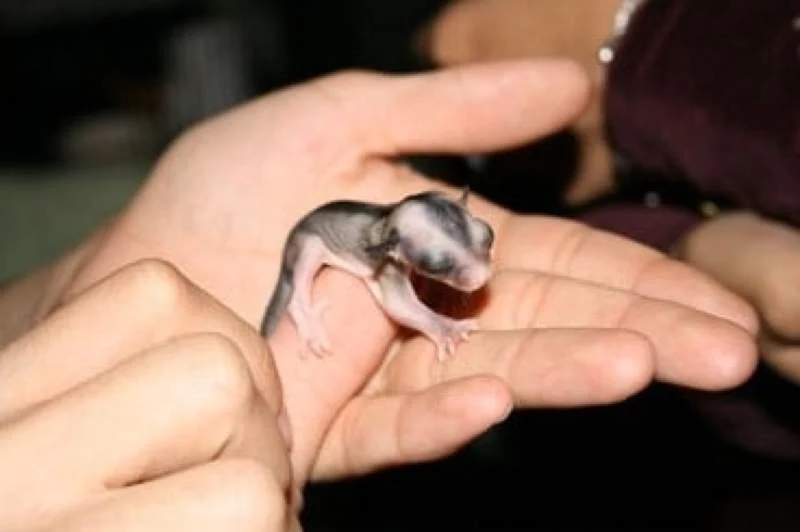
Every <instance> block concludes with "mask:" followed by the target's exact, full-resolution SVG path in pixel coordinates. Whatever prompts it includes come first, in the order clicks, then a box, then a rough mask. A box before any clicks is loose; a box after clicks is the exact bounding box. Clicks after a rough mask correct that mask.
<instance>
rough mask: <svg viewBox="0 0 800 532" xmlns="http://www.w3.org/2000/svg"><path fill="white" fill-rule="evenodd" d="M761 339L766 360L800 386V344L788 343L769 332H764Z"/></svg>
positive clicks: (760, 342)
mask: <svg viewBox="0 0 800 532" xmlns="http://www.w3.org/2000/svg"><path fill="white" fill-rule="evenodd" d="M759 340H760V341H759V345H760V347H761V353H762V356H763V358H764V361H765V362H766V363H767V364H769V365H770V366H771V367H772V368H773V369H774V370H775V371H777V372H778V373H780V374H781V375H782V376H783V377H784V378H786V379H789V380H790V381H791V382H793V383H795V384H797V385H798V386H800V345H797V344H794V345H792V344H787V343H785V342H783V341H781V340H779V339H777V338H775V337H773V336H771V335H769V334H763V335H762V337H761V338H760V339H759Z"/></svg>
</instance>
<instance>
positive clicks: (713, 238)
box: [685, 212, 800, 338]
mask: <svg viewBox="0 0 800 532" xmlns="http://www.w3.org/2000/svg"><path fill="white" fill-rule="evenodd" d="M685 253H686V258H687V260H688V261H689V262H690V263H692V264H693V265H694V266H696V267H698V268H700V269H702V270H705V271H706V272H707V273H709V274H711V275H712V276H714V277H716V278H717V280H718V281H720V282H722V283H723V284H725V285H726V286H728V287H729V288H730V289H731V290H733V291H735V292H737V293H738V294H739V295H741V296H742V297H744V298H745V299H747V300H749V301H750V302H751V303H752V304H754V305H755V306H756V308H757V310H758V312H759V314H761V316H762V317H763V318H764V320H765V321H766V322H767V324H768V325H769V327H770V328H771V329H772V330H774V331H775V332H776V333H777V334H778V335H779V336H783V337H785V338H798V337H800V293H798V292H797V290H793V289H792V287H796V286H797V285H798V284H800V273H798V272H800V231H798V230H797V229H795V228H793V227H790V226H788V225H785V224H782V223H779V222H776V221H772V220H767V219H765V218H762V217H760V216H758V215H757V214H754V213H749V212H736V213H732V214H726V215H722V216H720V217H719V218H717V219H715V220H712V221H710V222H706V223H705V224H703V225H702V226H700V227H699V228H698V229H696V230H695V231H694V232H693V233H692V235H690V236H689V238H687V240H686V244H685Z"/></svg>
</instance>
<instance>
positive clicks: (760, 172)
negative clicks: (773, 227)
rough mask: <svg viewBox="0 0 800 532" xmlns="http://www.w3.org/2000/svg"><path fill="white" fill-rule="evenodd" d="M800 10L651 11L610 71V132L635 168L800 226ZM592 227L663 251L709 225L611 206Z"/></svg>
mask: <svg viewBox="0 0 800 532" xmlns="http://www.w3.org/2000/svg"><path fill="white" fill-rule="evenodd" d="M798 17H800V0H769V1H767V2H754V1H749V0H741V1H732V2H710V1H703V0H651V1H650V2H648V3H647V4H645V6H644V7H643V8H642V9H641V10H640V11H639V12H638V13H637V14H636V15H635V16H634V17H633V19H632V20H631V24H630V26H629V27H628V30H627V32H626V34H625V36H624V38H623V40H622V41H621V43H620V47H619V48H618V50H617V53H616V55H615V59H614V61H613V62H612V64H611V65H610V70H609V76H608V84H607V91H606V101H605V104H606V117H607V124H608V131H609V135H610V138H611V140H612V143H613V145H614V148H615V150H616V151H617V152H618V153H619V154H620V155H621V156H622V157H624V158H625V159H626V160H627V161H629V162H630V163H632V164H634V165H635V166H637V167H639V168H641V169H643V170H646V171H648V172H651V173H654V174H657V175H660V176H661V178H663V180H664V181H665V182H670V181H685V182H687V183H688V184H690V185H691V186H692V187H694V188H695V189H696V190H697V191H698V192H699V193H701V194H707V195H710V196H714V197H722V198H725V199H727V200H729V201H730V202H732V204H733V205H735V206H738V207H742V208H749V209H752V210H756V211H758V212H760V213H762V214H764V215H768V216H771V217H774V218H777V219H781V220H784V221H787V222H790V223H792V224H794V225H797V226H800V29H798V25H800V22H795V20H796V19H797V18H798ZM582 219H583V220H584V221H586V222H588V223H590V224H592V225H594V226H597V227H601V228H604V229H608V230H612V231H615V232H618V233H622V234H624V235H626V236H630V237H632V238H635V239H636V240H639V241H642V242H645V243H648V244H650V245H652V246H654V247H658V248H660V249H662V250H666V249H667V248H669V247H670V246H671V245H672V244H673V243H674V242H675V241H676V240H677V239H678V238H680V236H681V234H683V233H684V232H685V231H686V230H687V229H689V228H690V227H691V226H692V225H693V224H694V223H696V222H697V221H699V220H700V219H701V217H700V215H699V214H697V213H694V214H693V213H692V212H691V211H690V210H687V209H681V208H678V207H661V208H648V207H646V206H644V205H642V204H641V203H639V204H631V205H627V206H625V205H622V204H617V205H610V206H609V205H606V206H604V207H601V208H598V209H592V210H590V211H589V212H587V213H586V214H585V215H583V216H582Z"/></svg>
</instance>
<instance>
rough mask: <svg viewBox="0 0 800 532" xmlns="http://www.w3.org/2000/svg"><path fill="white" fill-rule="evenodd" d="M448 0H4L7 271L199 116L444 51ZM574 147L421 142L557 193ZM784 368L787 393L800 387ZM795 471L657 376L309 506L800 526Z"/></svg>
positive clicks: (510, 196)
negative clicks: (629, 395) (713, 421)
mask: <svg viewBox="0 0 800 532" xmlns="http://www.w3.org/2000/svg"><path fill="white" fill-rule="evenodd" d="M442 3H443V2H442V1H441V0H437V1H433V0H431V1H423V0H413V1H412V0H404V1H388V0H384V1H374V0H372V1H370V0H339V1H332V0H327V1H325V0H302V1H291V0H272V1H266V0H265V1H260V2H259V1H256V0H241V1H228V2H225V1H207V2H200V1H189V0H128V1H121V0H116V1H114V2H109V1H106V0H93V1H92V0H74V1H72V2H66V1H57V0H47V1H43V0H26V1H10V0H0V80H2V81H0V117H2V120H0V169H2V172H0V266H2V269H0V279H2V278H3V277H7V276H10V275H13V274H17V273H22V272H24V271H26V270H27V269H29V268H30V267H32V266H34V265H35V264H37V263H39V262H42V261H44V260H48V259H49V258H51V257H53V256H55V255H56V254H57V253H59V252H60V251H61V250H63V249H64V248H65V247H67V246H69V245H70V244H71V243H73V242H75V241H76V240H77V239H78V238H80V237H81V236H82V235H83V234H85V232H86V231H88V230H89V228H91V226H92V225H93V224H95V223H97V221H99V220H101V219H103V218H104V217H105V216H107V215H109V214H110V213H112V212H114V210H115V209H117V208H119V206H121V205H122V204H123V203H124V201H125V200H126V199H127V198H128V197H129V195H130V194H131V193H132V191H133V190H135V187H136V186H137V184H138V183H139V182H140V181H141V179H142V178H143V177H144V176H145V175H146V172H147V167H148V165H149V164H150V163H151V162H152V159H153V157H155V156H156V155H157V154H158V152H159V151H160V150H161V149H163V147H164V146H165V144H166V143H167V142H168V141H169V140H170V139H171V138H172V137H173V136H174V135H175V134H177V133H179V132H180V131H181V129H183V128H184V127H186V126H187V125H189V124H191V123H192V122H193V121H195V120H198V119H200V118H203V117H205V116H208V115H209V114H213V113H215V112H217V111H219V110H222V109H225V108H227V107H230V106H232V105H235V104H236V103H238V102H240V101H242V100H244V99H247V98H249V97H251V96H253V95H255V94H258V93H262V92H265V91H269V90H271V89H274V88H276V87H279V86H282V85H285V84H287V83H293V82H296V81H301V80H304V79H307V78H309V77H313V76H316V75H319V74H323V73H327V72H331V71H334V70H338V69H342V68H348V67H360V68H374V69H379V70H384V71H394V72H402V71H409V70H415V69H420V68H428V65H426V64H425V63H424V61H421V60H420V59H419V58H418V57H416V56H415V55H414V53H413V52H412V49H411V46H410V38H411V35H412V33H413V32H414V31H415V30H416V29H417V28H418V27H419V26H420V25H421V24H422V23H423V22H424V21H425V20H427V18H428V17H430V16H432V14H433V13H434V12H435V11H436V9H437V8H438V7H439V6H440V5H441V4H442ZM573 149H574V145H573V143H572V140H571V137H570V135H569V134H568V132H564V133H563V134H559V135H556V136H554V137H553V138H550V139H546V140H545V141H543V142H540V143H537V144H535V145H532V146H529V147H526V148H525V149H521V150H516V151H514V152H507V153H503V154H498V155H497V156H495V157H493V158H491V160H490V161H489V165H488V166H487V167H486V169H485V170H484V171H482V172H480V173H476V172H473V171H471V170H469V169H468V167H467V166H466V165H465V163H464V161H462V160H460V159H459V158H453V157H449V158H447V157H429V158H425V159H415V160H414V161H415V163H416V164H418V165H419V167H420V168H421V169H424V170H426V171H429V172H431V173H432V174H435V175H438V176H441V177H443V178H445V179H449V180H453V181H464V180H469V181H470V183H471V185H472V187H473V188H474V189H477V190H478V191H479V192H483V193H485V194H486V195H488V196H490V197H492V198H493V199H497V200H498V201H501V202H502V203H504V204H506V205H507V206H509V207H511V208H515V209H518V210H523V211H547V212H554V213H559V212H561V209H560V205H559V204H558V202H557V201H556V199H555V198H557V196H558V192H559V190H560V187H561V186H563V183H562V182H561V181H560V180H563V179H568V178H569V176H570V172H571V170H572V168H573V166H572V164H573V161H572V158H571V154H572V153H573ZM536 173H547V174H549V175H551V176H554V179H553V180H552V182H548V184H544V183H542V181H543V180H541V179H537V180H533V179H531V176H533V175H535V174H536ZM555 178H558V179H555ZM534 183H535V184H534ZM765 378H766V379H767V382H773V381H769V375H767V376H766V377H765ZM759 382H762V381H759ZM770 386H771V387H770V390H771V391H770V393H769V394H767V395H768V396H769V397H770V401H772V402H773V403H775V404H786V402H787V401H797V397H796V391H794V390H790V389H787V388H785V387H782V386H781V385H780V384H779V383H773V384H771V385H770ZM745 391H746V390H745ZM793 394H794V395H793ZM721 399H722V400H723V401H729V402H728V403H726V404H724V405H723V407H726V405H730V404H735V401H736V400H737V399H736V397H734V396H730V397H729V396H727V395H725V396H722V397H721ZM767 415H768V411H767ZM749 430H751V431H753V430H754V431H761V430H762V429H760V428H759V427H758V426H757V425H753V426H751V428H750V429H749ZM765 437H769V434H767V433H765ZM797 473H798V467H797V465H796V462H792V461H785V460H780V459H776V458H769V457H765V456H763V455H759V454H756V453H749V452H747V451H744V450H742V449H741V448H739V447H736V446H734V445H732V444H730V443H729V441H728V440H725V439H722V438H720V437H719V433H718V432H716V431H715V430H714V427H713V426H712V425H710V424H709V423H708V421H707V419H706V418H705V417H703V415H702V411H701V410H698V409H697V408H696V407H695V403H694V400H692V401H690V400H689V396H687V395H685V394H683V393H681V392H680V391H678V390H675V389H673V388H667V387H662V386H653V387H651V388H650V389H649V390H647V391H646V392H645V393H643V394H642V395H640V396H637V397H635V398H633V399H631V400H629V401H626V402H625V403H623V404H621V405H616V406H613V407H603V408H594V409H576V410H569V411H535V412H521V413H517V414H515V415H513V416H512V417H511V418H510V419H509V420H508V422H506V423H505V424H504V425H502V426H501V427H498V428H497V429H496V430H493V431H492V432H491V433H489V434H487V435H486V436H485V437H484V438H482V439H480V440H479V441H477V442H475V443H474V444H472V445H470V446H468V447H467V448H465V449H464V450H463V452H461V453H459V454H458V455H457V456H455V457H453V458H452V459H448V460H444V461H441V462H438V463H436V464H429V465H424V466H415V467H409V468H405V469H402V470H395V471H388V472H386V473H382V474H379V475H374V476H370V477H367V478H364V479H357V480H353V481H349V482H341V483H336V484H331V485H320V486H313V487H311V488H310V489H309V490H308V493H307V505H306V510H305V513H304V520H305V522H306V524H307V527H308V530H310V531H314V530H361V529H370V530H433V529H438V530H448V529H461V530H464V529H474V530H511V529H513V530H519V529H527V528H535V529H538V530H576V529H581V530H584V529H585V530H606V529H613V530H627V529H630V530H726V531H728V530H790V529H791V530H797V529H798V523H797V521H795V522H794V523H790V522H788V521H786V519H787V518H791V516H788V517H787V511H786V508H790V507H792V506H793V505H794V504H796V503H798V502H800V500H799V499H798V490H797V488H796V485H797V481H796V478H797ZM799 508H800V507H799ZM798 513H800V510H798V511H797V513H795V514H794V515H795V516H796V515H798ZM777 519H782V520H783V521H776V520H777Z"/></svg>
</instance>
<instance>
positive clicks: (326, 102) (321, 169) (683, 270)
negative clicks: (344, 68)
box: [65, 60, 755, 485]
mask: <svg viewBox="0 0 800 532" xmlns="http://www.w3.org/2000/svg"><path fill="white" fill-rule="evenodd" d="M587 92H588V91H587V82H586V79H585V77H584V76H583V75H582V74H581V72H580V71H579V70H578V69H576V68H575V67H574V66H573V65H572V64H570V63H564V62H561V61H548V60H540V61H516V62H507V63H501V64H492V65H479V66H471V67H464V68H460V69H454V70H444V71H439V72H433V73H425V74H415V75H407V76H382V75H377V74H367V73H344V74H337V75H333V76H329V77H326V78H323V79H320V80H315V81H313V82H310V83H306V84H303V85H300V86H296V87H290V88H287V89H285V90H282V91H279V92H276V93H274V94H272V95H268V96H266V97H264V98H260V99H257V100H255V101H253V102H251V103H248V104H247V105H244V106H241V107H239V108H237V109H234V110H232V111H230V112H227V113H225V114H223V115H221V116H219V117H217V118H214V119H212V120H210V121H207V122H204V123H202V124H200V125H198V126H197V127H195V128H193V129H192V130H191V131H189V132H187V133H186V134H184V135H183V136H182V137H181V138H180V139H179V140H178V141H177V142H176V143H175V144H174V145H173V146H172V147H171V149H169V150H168V151H167V153H166V154H165V155H164V156H163V158H162V159H161V160H160V161H159V163H158V165H157V166H156V168H155V169H154V171H153V172H152V175H151V176H150V178H149V179H148V181H147V183H146V184H145V185H144V187H143V188H142V190H141V191H140V192H139V194H138V195H137V197H136V198H135V199H134V200H133V201H132V203H131V204H130V206H129V207H128V208H127V209H126V211H125V212H123V213H121V215H120V216H119V217H118V218H117V219H116V220H115V221H114V223H113V224H112V225H111V227H110V228H109V230H108V232H107V234H106V235H104V236H103V238H101V239H99V240H98V245H97V246H96V249H95V250H94V252H92V253H90V254H88V255H87V256H86V257H85V258H84V259H83V261H82V265H81V267H80V268H79V269H78V270H77V271H76V273H75V274H74V275H73V276H72V277H71V281H70V282H69V283H68V287H67V289H66V291H65V294H66V295H65V297H67V298H68V297H70V294H71V293H74V291H75V290H81V289H83V287H85V286H86V285H87V284H88V283H92V282H94V281H95V280H96V279H98V278H100V277H102V276H104V275H106V274H107V272H109V271H113V270H114V269H116V268H118V267H120V266H122V265H124V264H127V263H129V262H131V261H135V260H138V259H140V258H142V257H160V258H162V259H165V260H168V261H170V262H171V263H173V264H176V265H177V266H178V267H179V268H180V270H181V271H182V272H184V273H185V274H186V275H187V276H188V277H189V278H191V279H192V280H193V281H195V282H196V283H198V284H199V285H200V286H202V287H203V288H204V289H205V290H207V291H209V292H210V293H211V294H212V295H214V296H215V297H216V298H218V299H219V300H220V301H222V302H224V303H225V305H227V306H228V307H230V308H231V309H233V310H235V311H236V312H237V313H238V314H239V315H240V316H242V318H243V319H244V320H246V321H247V322H248V323H249V324H251V325H252V326H253V327H257V325H258V323H259V322H260V319H261V317H262V313H263V312H264V308H265V305H266V302H267V300H268V298H269V295H270V292H271V290H272V289H273V286H274V282H275V278H276V275H277V270H278V265H279V259H280V255H281V250H282V246H283V243H284V239H285V237H286V235H287V233H288V231H289V229H290V228H291V226H292V225H293V224H294V223H295V222H296V221H297V220H298V219H299V218H300V217H301V216H303V215H304V214H306V213H307V212H308V211H309V210H311V209H312V208H313V207H316V206H318V205H319V204H321V203H324V202H327V201H330V200H333V199H337V198H352V199H357V200H368V201H378V202H390V201H396V200H397V199H398V198H400V197H403V196H405V195H407V194H409V193H412V192H417V191H420V190H425V189H433V188H436V189H441V190H448V191H450V192H451V193H453V194H456V191H454V190H452V189H451V188H449V187H445V186H443V185H440V184H437V183H435V182H433V181H430V180H428V179H426V178H425V177H423V176H421V175H419V174H417V173H416V172H414V171H412V170H411V169H409V168H408V167H406V166H403V165H401V164H398V163H396V162H393V160H392V159H393V158H394V157H395V156H397V155H400V154H406V153H421V152H437V153H442V152H448V153H453V152H459V153H463V152H467V153H468V152H486V151H490V150H494V149H500V148H507V147H512V146H514V145H516V144H523V143H527V142H530V141H531V140H532V139H534V138H537V137H539V136H541V135H544V134H547V133H549V132H552V131H553V130H556V129H557V128H559V127H562V126H563V125H564V124H565V123H568V122H569V121H571V120H572V119H573V118H574V117H575V116H576V115H577V114H579V113H580V111H581V109H582V106H583V105H585V102H586V99H587ZM470 209H471V210H473V211H474V212H475V214H477V215H479V216H482V217H485V218H486V219H488V220H489V221H490V223H491V224H492V225H493V227H494V228H495V230H496V236H497V239H496V262H497V275H496V277H495V278H494V280H493V281H492V282H491V285H490V286H489V289H488V296H487V304H486V305H485V307H484V309H483V310H482V311H481V313H480V315H479V316H478V317H479V319H480V321H481V323H482V330H481V331H479V332H477V333H475V334H474V335H473V336H472V337H471V340H470V341H469V342H468V343H466V344H463V345H462V346H461V347H460V348H459V349H458V351H457V352H456V353H455V355H454V356H453V357H452V359H451V360H450V361H449V362H447V363H446V364H444V365H438V364H437V363H436V359H435V355H434V350H433V348H432V346H431V345H430V344H429V343H428V342H426V341H425V340H424V339H422V338H418V337H417V338H411V339H403V338H401V337H400V336H399V335H398V334H397V333H398V331H397V329H396V328H395V327H394V326H393V324H392V323H391V322H390V321H389V320H388V319H387V318H386V316H385V315H384V314H383V313H382V312H381V310H380V308H379V307H378V306H377V305H376V304H375V302H374V301H373V299H372V297H371V296H370V294H369V292H368V290H367V289H366V288H365V287H364V286H363V285H362V284H361V283H360V282H359V281H357V280H355V279H353V278H352V277H350V276H348V275H347V274H344V273H342V272H339V271H336V270H332V269H328V270H325V271H323V272H322V273H321V275H320V276H319V278H318V280H317V283H316V285H315V288H314V290H315V294H317V297H320V296H322V297H324V298H325V299H326V300H327V301H330V302H331V303H332V304H331V306H330V307H328V309H327V311H326V312H325V314H324V320H323V321H324V324H325V327H326V329H327V330H328V331H329V333H330V336H331V342H332V346H333V350H334V354H333V355H332V356H330V357H328V358H325V359H319V360H318V359H314V358H313V357H312V358H310V359H303V358H301V357H299V356H298V355H297V353H298V348H299V345H298V343H297V338H296V335H295V334H294V331H293V329H292V327H291V326H290V325H289V324H288V322H287V321H285V320H284V322H283V323H282V324H281V325H279V327H278V329H277V330H276V331H275V334H274V336H273V337H271V339H270V342H271V345H272V350H273V352H274V354H275V358H276V364H277V366H278V370H279V373H280V375H281V380H282V384H283V387H284V392H285V394H284V398H285V404H286V409H287V412H288V416H289V420H290V423H291V426H292V430H293V432H292V434H293V446H292V455H291V458H292V464H293V472H294V479H295V482H296V483H297V484H298V485H302V484H303V483H304V482H305V480H306V479H307V478H309V476H310V477H311V478H313V479H322V478H334V477H341V476H345V475H353V474H358V473H364V472H367V471H371V470H374V469H377V468H380V467H385V466H388V465H393V464H398V463H406V462H414V461H423V460H430V459H433V458H436V457H439V456H442V455H445V454H447V453H449V452H452V451H453V450H455V449H456V448H457V447H459V446H461V445H463V444H465V443H466V442H468V441H469V440H470V439H471V438H473V437H475V436H476V435H478V434H480V433H481V432H483V431H484V430H486V429H487V428H488V427H489V426H491V425H492V424H494V423H497V422H499V421H500V420H501V419H503V417H504V416H505V415H506V413H507V412H508V410H509V409H510V408H511V406H512V405H514V406H516V407H523V408H526V407H537V406H563V407H569V406H573V405H588V404H602V403H608V402H614V401H618V400H621V399H623V398H625V397H627V396H629V395H631V394H633V393H636V392H637V391H639V390H640V389H642V388H643V387H644V386H646V385H647V384H648V383H649V382H650V381H651V379H652V378H654V377H656V378H658V379H661V380H663V381H665V382H672V383H680V384H682V385H686V386H691V387H699V388H703V389H720V388H726V387H729V386H734V385H736V384H738V383H740V382H741V381H742V380H743V379H745V378H746V377H747V376H748V375H749V374H750V372H751V370H752V368H753V362H754V358H755V349H754V346H753V342H752V340H751V334H752V332H753V330H754V322H755V318H754V317H753V316H752V314H751V310H750V308H749V307H748V306H747V305H745V304H744V303H743V302H742V301H741V300H739V299H738V298H736V297H735V296H733V295H732V294H730V293H728V292H727V291H725V290H723V289H722V288H721V287H719V286H718V285H717V284H716V283H714V282H712V281H711V280H710V279H708V278H706V277H705V276H703V275H701V274H698V273H696V272H694V271H692V270H691V269H689V268H688V267H687V266H685V265H683V264H681V263H679V262H677V261H673V260H670V259H668V258H666V257H664V256H662V255H661V254H659V253H657V252H655V251H653V250H651V249H648V248H645V247H643V246H640V245H637V244H635V243H633V242H630V241H627V240H623V239H621V238H618V237H615V236H612V235H610V234H607V233H601V232H598V231H592V230H590V229H588V228H586V227H584V226H582V225H579V224H577V223H573V222H568V221H563V220H558V219H552V218H548V217H541V216H518V215H514V214H512V213H510V212H508V211H506V210H504V209H501V208H499V207H497V206H495V205H492V204H490V203H489V202H487V201H485V200H483V199H481V198H479V197H477V196H473V197H471V199H470ZM354 317H357V319H354Z"/></svg>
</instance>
